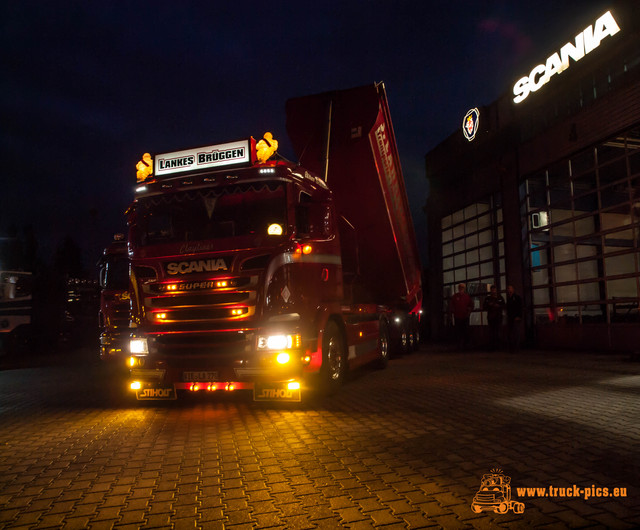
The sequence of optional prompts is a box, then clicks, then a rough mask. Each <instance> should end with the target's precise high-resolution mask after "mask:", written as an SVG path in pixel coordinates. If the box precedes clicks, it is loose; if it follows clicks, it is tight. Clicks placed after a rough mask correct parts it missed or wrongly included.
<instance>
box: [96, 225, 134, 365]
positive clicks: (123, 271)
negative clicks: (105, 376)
mask: <svg viewBox="0 0 640 530" xmlns="http://www.w3.org/2000/svg"><path fill="white" fill-rule="evenodd" d="M98 265H99V267H100V311H99V313H98V326H99V328H100V359H102V360H103V361H112V360H114V361H117V362H120V363H124V362H125V360H126V356H127V354H128V352H129V339H130V330H129V306H130V296H129V257H128V255H127V241H126V240H125V237H124V234H116V235H115V237H114V240H113V242H111V244H109V246H107V247H106V248H105V249H104V252H103V254H102V257H101V259H100V262H99V263H98Z"/></svg>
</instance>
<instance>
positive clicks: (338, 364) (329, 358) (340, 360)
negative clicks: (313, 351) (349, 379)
mask: <svg viewBox="0 0 640 530" xmlns="http://www.w3.org/2000/svg"><path fill="white" fill-rule="evenodd" d="M346 373H347V358H346V348H345V345H344V337H343V335H342V332H341V331H340V328H339V327H338V325H337V324H336V323H335V322H334V321H333V320H330V321H329V322H328V324H327V327H326V328H325V330H324V333H323V337H322V368H321V369H320V374H321V386H322V388H323V390H325V391H326V392H328V393H332V392H334V391H335V390H336V389H337V388H338V387H339V386H340V385H342V383H343V382H344V380H345V377H346Z"/></svg>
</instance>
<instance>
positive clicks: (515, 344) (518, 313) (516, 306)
mask: <svg viewBox="0 0 640 530" xmlns="http://www.w3.org/2000/svg"><path fill="white" fill-rule="evenodd" d="M521 327H522V297H521V296H520V295H519V294H518V293H516V290H515V289H514V287H513V285H509V286H508V287H507V340H508V343H509V351H510V352H512V353H515V352H517V351H519V350H520V334H521V331H520V328H521Z"/></svg>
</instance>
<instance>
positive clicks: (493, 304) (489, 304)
mask: <svg viewBox="0 0 640 530" xmlns="http://www.w3.org/2000/svg"><path fill="white" fill-rule="evenodd" d="M482 309H484V310H485V311H486V312H487V321H488V322H489V349H490V350H491V351H495V350H497V349H499V348H500V328H501V327H502V312H503V310H504V298H502V296H501V295H500V294H498V288H497V287H496V286H495V285H492V286H491V290H490V291H489V294H488V295H487V297H486V298H485V299H484V304H483V305H482Z"/></svg>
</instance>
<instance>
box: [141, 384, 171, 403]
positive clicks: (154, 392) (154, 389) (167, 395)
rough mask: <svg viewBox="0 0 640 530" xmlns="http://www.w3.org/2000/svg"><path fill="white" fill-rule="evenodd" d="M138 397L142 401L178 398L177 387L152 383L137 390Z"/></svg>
mask: <svg viewBox="0 0 640 530" xmlns="http://www.w3.org/2000/svg"><path fill="white" fill-rule="evenodd" d="M136 398H137V399H139V400H140V401H148V400H155V399H158V400H162V399H176V389H175V387H174V386H173V385H152V386H147V387H145V388H141V389H140V390H136Z"/></svg>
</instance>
